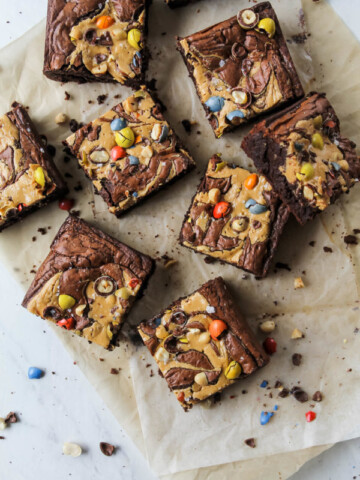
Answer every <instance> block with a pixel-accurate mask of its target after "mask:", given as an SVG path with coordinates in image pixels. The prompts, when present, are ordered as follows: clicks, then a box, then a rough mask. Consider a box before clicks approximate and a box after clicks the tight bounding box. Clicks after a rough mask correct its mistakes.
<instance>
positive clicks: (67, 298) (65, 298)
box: [58, 294, 76, 310]
mask: <svg viewBox="0 0 360 480" xmlns="http://www.w3.org/2000/svg"><path fill="white" fill-rule="evenodd" d="M58 302H59V307H60V308H61V309H62V310H67V309H68V308H72V307H73V306H74V305H75V303H76V300H75V298H74V297H72V296H71V295H65V294H62V295H59V299H58Z"/></svg>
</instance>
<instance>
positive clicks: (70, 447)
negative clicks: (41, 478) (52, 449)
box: [62, 442, 82, 458]
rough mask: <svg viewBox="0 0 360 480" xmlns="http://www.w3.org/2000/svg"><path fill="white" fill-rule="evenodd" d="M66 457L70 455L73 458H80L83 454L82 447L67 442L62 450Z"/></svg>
mask: <svg viewBox="0 0 360 480" xmlns="http://www.w3.org/2000/svg"><path fill="white" fill-rule="evenodd" d="M62 451H63V454H64V455H70V456H71V457H74V458H75V457H80V455H81V454H82V448H81V447H80V445H77V444H76V443H71V442H65V443H64V445H63V448H62Z"/></svg>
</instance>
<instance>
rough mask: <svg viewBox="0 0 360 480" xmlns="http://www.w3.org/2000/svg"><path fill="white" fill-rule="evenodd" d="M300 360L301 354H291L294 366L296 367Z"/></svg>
mask: <svg viewBox="0 0 360 480" xmlns="http://www.w3.org/2000/svg"><path fill="white" fill-rule="evenodd" d="M301 361H302V355H301V354H300V353H294V355H293V356H292V363H293V365H295V367H298V366H299V365H300V364H301Z"/></svg>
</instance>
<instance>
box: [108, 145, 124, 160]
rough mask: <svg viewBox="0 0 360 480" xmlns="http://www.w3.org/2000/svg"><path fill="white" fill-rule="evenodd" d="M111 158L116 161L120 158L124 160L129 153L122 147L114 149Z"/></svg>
mask: <svg viewBox="0 0 360 480" xmlns="http://www.w3.org/2000/svg"><path fill="white" fill-rule="evenodd" d="M110 155H111V158H112V159H113V160H114V161H116V160H118V159H119V158H124V157H126V155H127V153H126V150H125V148H122V147H113V148H112V149H111V152H110Z"/></svg>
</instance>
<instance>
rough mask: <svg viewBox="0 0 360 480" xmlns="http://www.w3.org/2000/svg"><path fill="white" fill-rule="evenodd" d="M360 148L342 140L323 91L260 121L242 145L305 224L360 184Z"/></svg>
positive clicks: (337, 121)
mask: <svg viewBox="0 0 360 480" xmlns="http://www.w3.org/2000/svg"><path fill="white" fill-rule="evenodd" d="M355 147H356V145H355V144H354V143H353V142H351V141H350V140H348V139H347V138H344V137H343V136H341V133H340V123H339V119H338V117H337V116H336V113H335V111H334V109H333V108H332V106H331V105H330V103H329V101H328V100H327V99H326V97H325V94H320V93H310V94H309V95H308V96H307V98H306V99H304V100H302V101H299V102H298V103H296V104H295V105H293V106H292V107H289V108H288V109H287V110H285V111H283V112H281V113H278V114H276V115H273V116H271V117H269V118H268V119H267V120H264V121H262V122H260V123H258V124H257V125H256V126H255V127H254V128H253V129H252V130H251V131H250V133H249V134H248V135H247V137H245V139H244V140H243V143H242V148H243V149H244V150H245V152H246V153H247V154H248V155H249V157H250V158H252V159H253V160H254V163H255V165H256V167H257V168H258V169H259V171H260V172H262V173H263V174H264V175H266V176H267V178H268V179H269V181H270V182H271V184H272V185H273V188H274V190H275V191H276V192H277V193H278V194H279V195H280V197H281V198H282V200H283V201H284V202H285V203H286V204H287V205H288V206H289V208H290V209H291V211H292V213H293V214H294V215H295V217H296V219H297V220H298V222H299V223H301V224H305V223H306V222H307V221H309V220H311V219H313V218H314V216H315V215H316V214H317V213H320V212H322V211H323V210H325V209H326V208H327V207H328V206H329V205H330V204H331V203H333V202H334V201H335V200H336V199H337V198H338V197H339V196H340V195H341V194H342V193H346V192H348V191H349V189H350V188H351V187H352V186H353V185H354V184H355V183H356V182H357V181H358V179H359V176H360V159H359V157H358V156H357V154H356V151H355Z"/></svg>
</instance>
